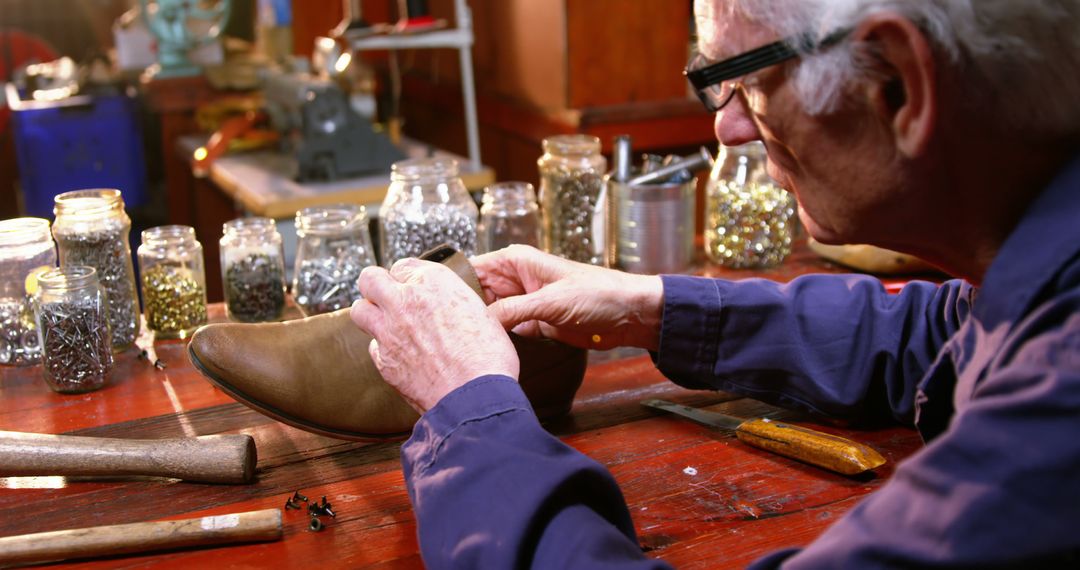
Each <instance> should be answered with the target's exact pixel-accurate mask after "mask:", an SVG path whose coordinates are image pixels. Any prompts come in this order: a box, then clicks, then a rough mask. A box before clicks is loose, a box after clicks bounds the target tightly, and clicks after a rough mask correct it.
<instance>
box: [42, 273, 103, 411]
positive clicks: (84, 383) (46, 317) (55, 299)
mask: <svg viewBox="0 0 1080 570" xmlns="http://www.w3.org/2000/svg"><path fill="white" fill-rule="evenodd" d="M33 305H34V316H35V319H36V322H37V328H38V335H39V342H40V343H41V347H42V357H41V363H42V374H43V375H44V377H45V382H46V383H47V384H48V385H49V387H50V388H52V389H53V390H55V391H57V392H61V393H64V394H79V393H82V392H89V391H91V390H97V389H98V388H101V387H102V386H104V385H105V383H106V381H107V380H108V377H109V372H110V371H111V370H112V366H113V354H112V345H113V343H112V334H111V333H110V329H109V320H108V316H107V315H108V308H107V305H106V300H105V291H104V289H103V288H102V286H101V284H100V282H99V281H98V273H97V271H96V270H95V269H94V268H93V267H89V266H85V265H69V266H66V267H62V268H55V269H50V270H48V271H46V272H44V273H41V274H40V275H39V276H38V278H37V290H36V291H35V293H34V301H33Z"/></svg>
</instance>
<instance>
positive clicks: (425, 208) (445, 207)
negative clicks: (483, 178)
mask: <svg viewBox="0 0 1080 570" xmlns="http://www.w3.org/2000/svg"><path fill="white" fill-rule="evenodd" d="M479 213H480V212H479V210H478V209H477V207H476V202H474V201H473V199H472V196H470V195H469V192H468V190H466V188H465V183H464V182H462V180H461V177H459V176H458V164H457V161H455V160H451V159H447V158H419V159H412V160H402V161H399V162H395V163H394V164H393V166H391V167H390V187H389V188H388V189H387V191H386V198H385V199H384V200H383V203H382V206H381V207H380V208H379V229H380V230H381V231H380V234H379V235H380V242H379V243H380V245H381V251H382V261H383V265H384V266H386V267H390V266H391V265H393V264H394V262H395V261H397V260H399V259H404V258H406V257H419V256H420V254H422V253H424V252H425V251H427V250H429V249H431V248H433V247H435V246H438V245H440V244H443V243H446V244H449V245H451V246H452V247H454V248H455V249H457V250H458V251H460V252H462V253H463V254H464V255H466V256H472V255H474V254H475V253H476V222H477V217H478V216H479Z"/></svg>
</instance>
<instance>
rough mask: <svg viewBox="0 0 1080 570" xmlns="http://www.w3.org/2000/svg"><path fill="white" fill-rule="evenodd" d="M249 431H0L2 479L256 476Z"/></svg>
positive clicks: (225, 479)
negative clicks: (153, 435)
mask: <svg viewBox="0 0 1080 570" xmlns="http://www.w3.org/2000/svg"><path fill="white" fill-rule="evenodd" d="M256 461H257V455H256V452H255V440H253V439H252V438H251V436H249V435H204V436H200V437H186V438H176V439H115V438H104V437H82V436H75V435H47V434H39V433H22V432H15V431H0V477H12V476H16V477H17V476H61V475H62V476H91V477H100V476H108V477H115V476H130V475H149V476H155V477H175V478H177V479H184V480H187V481H198V482H202V483H251V482H252V481H254V480H255V463H256Z"/></svg>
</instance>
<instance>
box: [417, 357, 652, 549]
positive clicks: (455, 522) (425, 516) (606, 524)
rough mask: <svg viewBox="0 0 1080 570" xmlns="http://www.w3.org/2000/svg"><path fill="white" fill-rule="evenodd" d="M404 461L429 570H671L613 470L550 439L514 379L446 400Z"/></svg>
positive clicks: (474, 385)
mask: <svg viewBox="0 0 1080 570" xmlns="http://www.w3.org/2000/svg"><path fill="white" fill-rule="evenodd" d="M401 457H402V462H403V464H404V472H405V481H406V484H407V486H408V491H409V498H410V499H411V501H412V504H413V508H414V510H415V512H416V519H417V527H418V534H419V540H420V549H421V553H422V556H423V558H424V563H425V564H426V565H427V566H428V567H430V568H530V567H531V568H609V567H611V568H614V567H618V568H668V566H667V565H665V564H664V563H663V562H660V561H655V560H648V559H646V558H645V556H644V555H643V554H642V553H641V549H640V548H639V547H638V544H637V539H636V535H635V533H634V526H633V523H632V522H631V520H630V514H629V512H628V510H627V508H626V502H625V500H624V499H623V496H622V493H621V492H620V491H619V488H618V486H617V485H616V484H615V480H614V479H613V478H612V476H611V474H610V473H609V472H608V471H607V469H605V468H604V467H603V466H601V465H600V464H598V463H596V462H595V461H593V460H592V459H589V458H588V457H586V456H584V455H583V454H581V453H579V452H577V451H576V450H574V449H572V448H570V447H569V446H567V445H565V444H564V443H562V442H561V441H559V440H558V439H556V438H555V437H553V436H552V435H551V434H549V433H547V432H546V431H544V429H543V428H542V427H541V426H540V424H539V422H538V421H537V419H536V416H535V415H534V414H533V412H532V409H531V408H530V406H529V401H528V399H527V398H526V397H525V394H524V393H523V392H522V391H521V388H520V387H519V386H518V384H517V382H516V381H514V380H513V379H512V378H508V377H505V376H482V377H480V378H477V379H474V380H473V381H471V382H469V383H468V384H466V385H464V386H462V387H460V388H458V389H457V390H455V391H454V392H452V393H450V394H449V395H447V396H446V397H445V398H443V399H442V400H441V401H440V402H439V403H438V404H437V405H436V406H435V407H434V408H432V409H430V410H428V412H427V413H426V414H424V416H423V417H422V418H421V419H420V421H419V422H418V423H417V424H416V426H415V427H414V428H413V434H412V437H411V438H410V439H409V440H408V441H407V442H406V443H405V445H404V446H402V448H401Z"/></svg>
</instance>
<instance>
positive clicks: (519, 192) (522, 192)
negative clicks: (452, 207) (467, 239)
mask: <svg viewBox="0 0 1080 570" xmlns="http://www.w3.org/2000/svg"><path fill="white" fill-rule="evenodd" d="M539 210H540V208H539V206H538V205H537V204H536V192H535V191H534V190H533V185H532V184H529V183H528V182H502V183H499V184H493V185H491V186H488V187H487V188H484V197H483V199H482V200H481V205H480V223H479V224H477V226H476V234H477V244H476V249H477V253H487V252H489V251H495V250H497V249H502V248H504V247H506V246H508V245H510V244H515V243H521V244H525V245H531V246H539V245H540V213H539Z"/></svg>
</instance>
